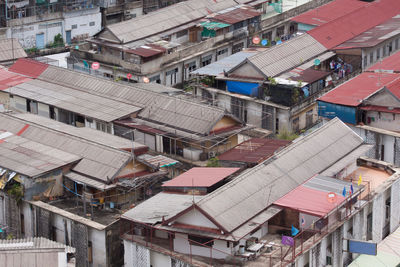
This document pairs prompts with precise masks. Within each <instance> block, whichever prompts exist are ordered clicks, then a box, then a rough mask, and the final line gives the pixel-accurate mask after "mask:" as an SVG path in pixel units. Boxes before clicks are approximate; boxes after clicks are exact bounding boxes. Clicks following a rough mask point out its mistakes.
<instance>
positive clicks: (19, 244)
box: [0, 237, 75, 253]
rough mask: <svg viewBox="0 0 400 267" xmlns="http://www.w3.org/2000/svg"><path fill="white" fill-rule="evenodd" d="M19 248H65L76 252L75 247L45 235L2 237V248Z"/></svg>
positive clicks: (67, 250)
mask: <svg viewBox="0 0 400 267" xmlns="http://www.w3.org/2000/svg"><path fill="white" fill-rule="evenodd" d="M18 249H23V250H26V249H65V252H66V253H75V248H73V247H70V246H66V245H64V244H61V243H58V242H55V241H52V240H50V239H47V238H44V237H27V238H23V239H0V250H2V251H4V250H18Z"/></svg>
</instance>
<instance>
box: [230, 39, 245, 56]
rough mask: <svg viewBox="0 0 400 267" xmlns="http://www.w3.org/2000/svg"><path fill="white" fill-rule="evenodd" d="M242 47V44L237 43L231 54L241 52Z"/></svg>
mask: <svg viewBox="0 0 400 267" xmlns="http://www.w3.org/2000/svg"><path fill="white" fill-rule="evenodd" d="M243 47H244V43H243V42H242V43H238V44H235V45H233V46H232V54H235V53H237V52H240V51H242V49H243Z"/></svg>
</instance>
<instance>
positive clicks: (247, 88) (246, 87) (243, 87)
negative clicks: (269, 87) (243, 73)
mask: <svg viewBox="0 0 400 267" xmlns="http://www.w3.org/2000/svg"><path fill="white" fill-rule="evenodd" d="M226 86H227V88H228V91H229V92H232V93H238V94H242V95H249V96H257V95H258V84H257V83H244V82H236V81H226Z"/></svg>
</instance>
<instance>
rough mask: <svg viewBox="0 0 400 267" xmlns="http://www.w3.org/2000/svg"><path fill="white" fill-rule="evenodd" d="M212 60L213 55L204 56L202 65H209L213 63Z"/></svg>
mask: <svg viewBox="0 0 400 267" xmlns="http://www.w3.org/2000/svg"><path fill="white" fill-rule="evenodd" d="M211 61H212V55H208V56H205V57H202V59H201V66H202V67H204V66H207V65H209V64H211Z"/></svg>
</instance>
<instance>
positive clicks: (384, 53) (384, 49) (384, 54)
mask: <svg viewBox="0 0 400 267" xmlns="http://www.w3.org/2000/svg"><path fill="white" fill-rule="evenodd" d="M382 50H383V55H382V57H386V45H385V46H384V47H382Z"/></svg>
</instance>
